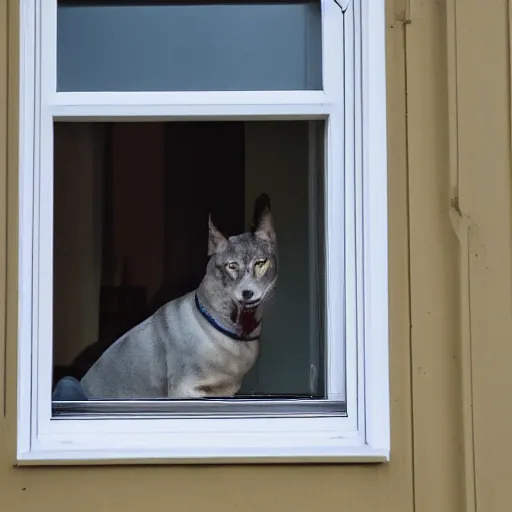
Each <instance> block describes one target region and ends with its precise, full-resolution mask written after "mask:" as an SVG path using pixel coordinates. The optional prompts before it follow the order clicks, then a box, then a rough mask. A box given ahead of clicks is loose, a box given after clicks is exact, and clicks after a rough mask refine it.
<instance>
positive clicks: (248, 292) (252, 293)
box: [242, 290, 254, 300]
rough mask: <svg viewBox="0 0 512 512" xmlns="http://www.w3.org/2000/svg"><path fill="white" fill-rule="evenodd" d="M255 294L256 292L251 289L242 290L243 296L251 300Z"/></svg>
mask: <svg viewBox="0 0 512 512" xmlns="http://www.w3.org/2000/svg"><path fill="white" fill-rule="evenodd" d="M253 295H254V292H251V290H244V291H243V292H242V297H243V298H244V300H249V299H250V298H251V297H252V296H253Z"/></svg>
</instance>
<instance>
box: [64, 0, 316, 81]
mask: <svg viewBox="0 0 512 512" xmlns="http://www.w3.org/2000/svg"><path fill="white" fill-rule="evenodd" d="M321 39H322V35H321V12H320V2H304V1H303V2H299V1H297V2H253V3H245V2H236V3H235V2H229V1H225V2H223V3H215V2H201V3H199V2H188V3H187V5H185V3H184V2H169V1H167V2H127V1H125V2H116V1H104V2H98V1H92V2H77V1H71V0H61V1H59V2H58V18H57V90H58V91H236V90H239V91H248V90H320V89H322V48H321V46H322V43H321Z"/></svg>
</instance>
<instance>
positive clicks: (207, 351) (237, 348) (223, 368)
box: [201, 336, 259, 379]
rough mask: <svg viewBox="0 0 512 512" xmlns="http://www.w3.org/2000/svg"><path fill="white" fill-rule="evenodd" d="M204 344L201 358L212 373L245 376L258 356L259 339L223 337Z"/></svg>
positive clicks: (235, 376) (237, 376) (236, 376)
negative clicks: (247, 339) (246, 339)
mask: <svg viewBox="0 0 512 512" xmlns="http://www.w3.org/2000/svg"><path fill="white" fill-rule="evenodd" d="M222 338H223V339H213V340H211V341H210V342H209V343H206V344H204V345H203V347H202V349H201V352H202V353H201V356H202V357H201V359H202V361H203V364H204V368H205V369H206V370H208V371H209V372H211V373H218V374H222V375H231V376H233V377H234V378H237V379H238V378H241V377H243V376H244V375H245V374H246V373H247V372H248V371H249V370H250V368H251V367H252V366H253V364H254V363H255V361H256V358H257V357H258V352H259V342H258V341H248V342H244V341H234V340H231V339H227V338H226V337H224V336H223V337H222Z"/></svg>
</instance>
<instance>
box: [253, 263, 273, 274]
mask: <svg viewBox="0 0 512 512" xmlns="http://www.w3.org/2000/svg"><path fill="white" fill-rule="evenodd" d="M269 265H270V262H269V261H268V260H258V261H257V262H256V263H255V264H254V273H255V274H256V277H262V276H263V275H264V274H265V272H266V271H267V269H268V267H269Z"/></svg>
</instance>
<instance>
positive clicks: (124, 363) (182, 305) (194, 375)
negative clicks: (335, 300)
mask: <svg viewBox="0 0 512 512" xmlns="http://www.w3.org/2000/svg"><path fill="white" fill-rule="evenodd" d="M208 255H209V256H210V259H209V261H208V265H207V268H206V275H205V277H204V279H203V281H202V282H201V284H200V285H199V287H198V289H197V290H195V291H193V292H191V293H188V294H186V295H184V296H183V297H180V298H178V299H175V300H173V301H171V302H169V303H167V304H166V305H164V306H162V307H161V308H160V309H159V310H158V311H157V312H156V313H155V314H153V315H152V316H150V317H149V318H148V319H146V320H145V321H144V322H142V323H141V324H139V325H137V326H136V327H134V328H133V329H131V330H130V331H128V332H127V333H126V334H124V335H123V336H122V337H121V338H119V339H118V340H117V341H116V342H115V343H114V344H113V345H112V346H111V347H110V348H109V349H108V350H106V351H105V353H104V354H103V355H102V356H101V357H100V358H99V359H98V361H97V362H96V363H95V364H94V365H93V366H92V367H91V369H90V370H89V371H88V372H87V373H86V375H85V376H84V377H83V379H82V381H81V383H82V386H83V389H84V391H85V394H86V395H87V397H88V398H89V399H93V400H94V399H116V398H117V399H122V398H124V399H130V398H132V399H144V398H202V397H227V396H232V395H234V394H235V393H236V392H237V391H238V390H239V389H240V386H241V384H242V379H243V377H244V376H245V375H246V374H247V372H248V371H249V370H250V369H251V367H252V366H253V365H254V363H255V361H256V359H257V357H258V351H259V337H260V332H261V319H262V313H263V311H262V310H263V306H264V303H265V302H266V301H267V299H268V298H269V296H270V294H271V292H272V290H273V288H274V286H275V283H276V280H277V247H276V235H275V231H274V227H273V222H272V215H271V213H270V202H269V200H268V197H267V196H266V195H264V194H262V195H261V196H260V197H259V198H258V200H257V201H256V205H255V214H254V224H253V229H252V231H251V232H250V233H243V234H241V235H237V236H232V237H230V238H229V239H228V238H226V237H225V236H223V235H222V234H221V233H220V231H219V230H218V229H217V228H216V227H215V226H214V225H213V223H212V221H211V219H209V240H208Z"/></svg>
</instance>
